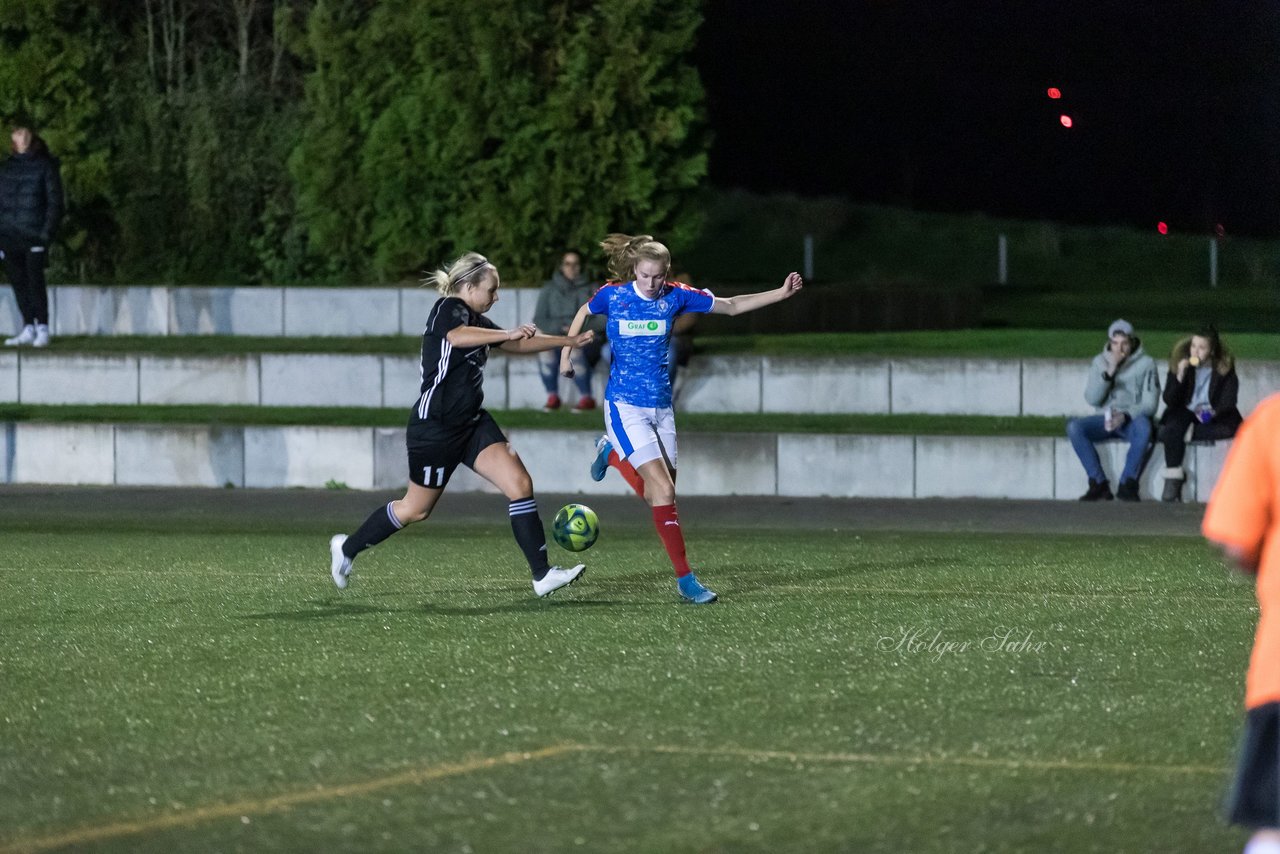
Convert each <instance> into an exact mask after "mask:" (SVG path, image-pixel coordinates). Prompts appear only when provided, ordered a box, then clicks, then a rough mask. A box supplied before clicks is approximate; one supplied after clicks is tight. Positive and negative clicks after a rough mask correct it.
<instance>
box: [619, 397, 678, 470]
mask: <svg viewBox="0 0 1280 854" xmlns="http://www.w3.org/2000/svg"><path fill="white" fill-rule="evenodd" d="M604 429H605V433H606V434H607V435H608V436H609V441H610V442H612V443H613V447H614V448H615V449H616V450H617V451H618V453H619V454H621V455H622V456H623V458H625V459H626V461H627V462H629V463H631V465H633V466H635V467H636V468H639V467H640V466H642V465H644V464H645V463H647V462H651V461H653V460H656V459H661V458H665V459H666V461H667V465H669V466H670V467H671V468H673V469H674V468H675V467H676V456H677V448H676V416H675V413H674V412H673V411H672V409H671V407H670V406H662V407H656V408H655V407H652V406H632V405H631V404H629V403H615V402H614V401H612V400H606V401H605V402H604Z"/></svg>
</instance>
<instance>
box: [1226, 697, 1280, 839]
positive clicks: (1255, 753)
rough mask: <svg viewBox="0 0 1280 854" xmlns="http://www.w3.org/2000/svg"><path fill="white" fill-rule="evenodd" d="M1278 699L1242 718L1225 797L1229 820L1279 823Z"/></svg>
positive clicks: (1263, 824)
mask: <svg viewBox="0 0 1280 854" xmlns="http://www.w3.org/2000/svg"><path fill="white" fill-rule="evenodd" d="M1277 782H1280V703H1264V704H1263V705H1261V706H1258V707H1257V708H1254V709H1250V710H1249V712H1248V714H1247V715H1245V719H1244V738H1243V739H1241V742H1240V763H1239V765H1238V767H1237V768H1236V779H1235V783H1234V784H1233V785H1232V787H1231V797H1230V798H1229V799H1228V801H1227V817H1228V819H1230V821H1231V823H1232V824H1242V825H1245V826H1246V827H1280V786H1277Z"/></svg>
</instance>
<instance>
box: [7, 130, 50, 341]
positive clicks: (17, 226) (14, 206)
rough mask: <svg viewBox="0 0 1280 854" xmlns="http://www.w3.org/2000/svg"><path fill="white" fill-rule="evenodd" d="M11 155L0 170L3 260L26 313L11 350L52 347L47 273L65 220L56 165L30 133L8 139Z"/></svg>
mask: <svg viewBox="0 0 1280 854" xmlns="http://www.w3.org/2000/svg"><path fill="white" fill-rule="evenodd" d="M9 141H10V146H11V150H12V152H13V153H12V154H10V155H9V157H8V159H6V160H5V161H4V163H3V164H0V255H3V258H4V269H5V275H7V276H8V277H9V282H10V284H12V285H13V294H14V297H16V298H17V301H18V311H19V312H21V313H22V329H21V330H20V331H19V332H18V334H17V335H15V336H13V337H12V338H7V339H5V342H4V343H5V345H6V346H8V347H23V346H33V347H48V346H49V289H48V286H47V285H46V284H45V278H44V271H45V267H47V266H48V264H49V247H50V245H51V244H52V242H53V238H54V236H55V235H56V234H57V230H58V223H59V221H61V219H62V207H63V199H62V176H61V174H60V173H59V169H58V161H57V159H56V158H54V157H53V156H52V155H50V154H49V149H48V147H47V146H46V145H45V143H44V140H42V139H41V138H40V137H39V136H37V135H36V134H35V133H34V132H32V130H31V128H29V127H26V126H25V125H19V126H17V127H15V128H14V129H13V131H12V132H11V133H10V135H9Z"/></svg>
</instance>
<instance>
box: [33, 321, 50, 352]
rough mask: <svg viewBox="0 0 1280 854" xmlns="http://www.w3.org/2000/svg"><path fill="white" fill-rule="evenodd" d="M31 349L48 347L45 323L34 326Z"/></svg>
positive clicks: (47, 330) (47, 327) (47, 329)
mask: <svg viewBox="0 0 1280 854" xmlns="http://www.w3.org/2000/svg"><path fill="white" fill-rule="evenodd" d="M31 346H32V347H48V346H49V326H48V324H45V323H37V324H36V337H35V340H34V341H32V342H31Z"/></svg>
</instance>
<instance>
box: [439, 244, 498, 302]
mask: <svg viewBox="0 0 1280 854" xmlns="http://www.w3.org/2000/svg"><path fill="white" fill-rule="evenodd" d="M493 268H494V267H493V265H492V264H490V263H489V259H488V258H486V257H484V256H483V255H481V254H480V253H479V252H464V253H463V254H462V255H460V256H459V257H458V260H456V261H454V262H453V263H452V264H450V265H449V266H448V267H442V268H440V269H438V270H436V271H435V272H434V273H428V274H427V275H426V277H425V278H423V280H422V284H423V285H424V286H427V285H430V286H431V287H434V288H435V289H436V290H437V291H439V292H440V294H441V295H443V296H446V297H448V296H453V295H454V294H456V293H458V291H460V290H462V286H463V285H464V284H466V283H467V282H475V281H478V280H479V279H481V278H484V276H486V275H487V271H489V270H492V269H493Z"/></svg>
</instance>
